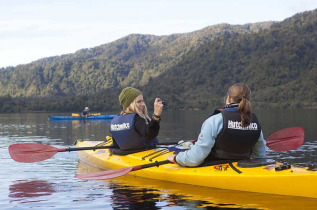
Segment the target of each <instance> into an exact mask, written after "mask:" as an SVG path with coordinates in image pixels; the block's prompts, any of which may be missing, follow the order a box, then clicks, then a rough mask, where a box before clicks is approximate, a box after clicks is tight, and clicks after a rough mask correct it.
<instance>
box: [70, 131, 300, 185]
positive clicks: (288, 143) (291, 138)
mask: <svg viewBox="0 0 317 210" xmlns="http://www.w3.org/2000/svg"><path fill="white" fill-rule="evenodd" d="M303 142H304V129H303V128H301V127H292V128H286V129H282V130H279V131H277V132H275V133H273V134H272V135H271V136H270V137H269V138H268V139H267V140H266V145H267V147H268V148H270V149H271V150H274V151H277V152H281V151H288V150H293V149H296V148H298V147H299V146H301V145H302V144H303ZM168 163H170V164H172V163H171V162H170V161H168V160H163V161H159V162H155V163H150V164H144V165H138V166H130V167H126V168H120V169H116V170H109V171H101V172H97V173H83V174H76V177H77V178H79V179H85V180H104V179H111V178H116V177H119V176H123V175H126V174H128V173H129V172H131V171H137V170H141V169H143V168H149V167H153V166H159V165H164V164H168Z"/></svg>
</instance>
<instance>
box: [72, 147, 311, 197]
mask: <svg viewBox="0 0 317 210" xmlns="http://www.w3.org/2000/svg"><path fill="white" fill-rule="evenodd" d="M99 143H100V141H99V142H97V141H82V142H77V147H85V146H86V147H87V146H94V145H96V144H99ZM101 150H102V152H101ZM101 150H97V151H91V150H87V151H80V152H78V154H79V156H80V159H81V160H83V161H84V162H86V163H89V164H91V165H94V166H97V167H98V168H102V169H106V170H109V169H110V170H115V169H122V168H125V167H131V166H137V165H142V164H149V163H153V162H151V161H150V160H149V159H150V157H151V156H153V155H150V154H151V153H154V152H155V151H157V150H155V149H152V150H146V151H141V152H137V153H133V154H128V155H125V156H119V155H115V154H112V155H110V150H109V149H101ZM172 152H174V151H170V152H167V153H166V154H162V155H160V156H158V157H156V158H155V159H152V161H163V160H166V157H167V156H168V155H169V154H172ZM239 165H240V166H241V164H238V162H232V163H231V164H229V163H220V164H218V165H212V166H205V167H182V166H179V165H176V164H173V163H167V164H165V165H160V166H159V167H150V168H145V169H142V170H137V171H131V172H129V175H133V176H139V177H144V178H150V179H157V180H163V181H170V182H175V183H181V184H191V185H198V186H204V187H212V188H219V189H227V190H239V191H248V192H258V193H268V194H278V195H287V196H301V197H310V198H317V171H309V170H307V168H305V167H296V166H291V167H290V168H288V166H286V167H284V166H283V165H284V164H282V163H275V162H274V163H273V162H268V165H262V166H256V167H252V168H250V167H249V168H247V167H246V168H245V167H240V166H239ZM279 167H282V170H276V168H279ZM234 168H236V169H238V170H239V171H241V173H240V174H239V173H237V171H235V170H234Z"/></svg>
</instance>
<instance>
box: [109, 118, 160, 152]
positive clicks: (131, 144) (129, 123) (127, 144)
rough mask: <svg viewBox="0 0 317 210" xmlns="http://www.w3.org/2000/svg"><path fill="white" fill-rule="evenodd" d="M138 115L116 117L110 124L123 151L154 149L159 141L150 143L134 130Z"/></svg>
mask: <svg viewBox="0 0 317 210" xmlns="http://www.w3.org/2000/svg"><path fill="white" fill-rule="evenodd" d="M135 117H136V114H135V113H133V114H125V115H118V116H115V117H114V118H113V119H112V121H111V123H110V132H111V135H112V137H113V139H114V141H115V142H116V143H117V145H118V146H119V147H120V149H121V150H138V149H148V148H154V147H155V146H156V143H157V142H158V140H157V139H156V138H155V139H154V140H152V141H150V142H148V140H147V138H145V137H143V136H141V135H140V134H139V133H138V132H137V131H136V130H135V128H134V122H135Z"/></svg>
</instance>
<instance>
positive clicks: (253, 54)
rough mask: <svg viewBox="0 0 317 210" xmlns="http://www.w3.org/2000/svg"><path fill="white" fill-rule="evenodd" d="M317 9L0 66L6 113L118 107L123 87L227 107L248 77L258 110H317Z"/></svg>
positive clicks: (179, 103) (0, 98)
mask: <svg viewBox="0 0 317 210" xmlns="http://www.w3.org/2000/svg"><path fill="white" fill-rule="evenodd" d="M316 58H317V10H314V11H309V12H304V13H300V14H297V15H295V16H293V17H290V18H287V19H285V20H284V21H281V22H263V23H254V24H245V25H229V24H219V25H214V26H209V27H207V28H204V29H201V30H199V31H194V32H191V33H185V34H173V35H168V36H154V35H140V34H132V35H129V36H126V37H123V38H121V39H119V40H117V41H115V42H111V43H108V44H105V45H101V46H98V47H94V48H90V49H82V50H79V51H77V52H75V53H73V54H67V55H62V56H55V57H48V58H44V59H40V60H37V61H34V62H32V63H30V64H26V65H18V66H16V67H8V68H2V69H0V88H1V90H2V91H1V93H0V112H24V111H76V110H81V109H82V108H83V107H84V106H90V107H91V108H92V109H93V110H96V111H97V110H98V111H108V110H118V109H119V108H120V107H119V104H118V95H119V93H120V91H121V89H122V88H123V87H126V86H134V87H137V88H139V89H141V90H142V91H143V93H144V95H145V98H146V101H147V104H148V106H149V107H150V108H151V106H152V101H153V100H154V98H155V97H160V98H162V99H164V100H166V101H167V102H168V108H172V109H212V108H213V107H215V106H222V104H223V98H224V96H225V94H226V90H227V88H228V87H229V86H230V85H232V84H234V83H237V82H243V83H246V84H248V85H249V86H250V88H251V90H252V95H253V98H252V104H253V106H254V107H258V108H317V94H316V92H317V84H316V83H317V59H316Z"/></svg>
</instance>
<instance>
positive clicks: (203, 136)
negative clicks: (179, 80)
mask: <svg viewBox="0 0 317 210" xmlns="http://www.w3.org/2000/svg"><path fill="white" fill-rule="evenodd" d="M222 121H223V120H222V114H221V113H219V114H216V115H213V116H211V117H209V118H208V119H207V120H206V121H205V122H204V123H203V125H202V127H201V132H200V134H199V136H198V140H197V142H196V143H195V144H194V146H193V147H192V148H191V149H190V150H187V151H185V152H180V153H179V154H178V155H177V156H176V161H177V163H178V164H180V165H182V166H198V165H200V164H201V163H202V162H203V161H204V160H205V158H206V157H207V156H208V155H209V153H210V152H211V149H212V148H213V146H214V144H215V140H216V138H217V136H218V134H219V133H220V131H221V130H222V127H223V122H222ZM265 155H266V142H265V140H264V138H263V133H262V131H261V134H260V137H259V139H258V141H257V143H256V144H255V146H254V148H253V149H252V153H251V157H252V158H263V157H265Z"/></svg>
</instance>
